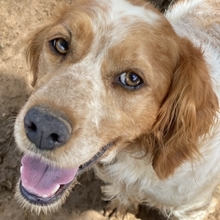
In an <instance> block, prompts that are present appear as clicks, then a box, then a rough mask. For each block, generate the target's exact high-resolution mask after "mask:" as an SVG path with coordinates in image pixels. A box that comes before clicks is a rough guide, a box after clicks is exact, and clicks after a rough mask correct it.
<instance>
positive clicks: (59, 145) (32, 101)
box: [14, 0, 220, 220]
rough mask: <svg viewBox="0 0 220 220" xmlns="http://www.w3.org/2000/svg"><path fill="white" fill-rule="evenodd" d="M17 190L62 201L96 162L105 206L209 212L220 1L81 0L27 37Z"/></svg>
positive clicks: (191, 218)
mask: <svg viewBox="0 0 220 220" xmlns="http://www.w3.org/2000/svg"><path fill="white" fill-rule="evenodd" d="M27 59H28V62H29V64H30V70H31V72H32V73H33V86H34V90H33V92H32V94H31V95H30V97H29V99H28V101H27V102H26V104H25V105H24V107H23V108H22V109H21V111H20V112H19V114H18V116H17V118H16V122H15V129H14V135H15V140H16V143H17V146H18V148H19V149H20V150H21V152H24V156H23V158H22V160H21V164H22V165H21V178H20V180H19V182H18V185H17V190H16V191H17V192H16V196H17V198H18V200H19V202H20V203H21V204H22V205H23V206H24V207H26V208H30V209H32V210H34V211H36V212H41V211H42V212H48V211H54V210H57V209H58V208H59V207H60V206H61V204H63V203H64V201H65V199H66V197H67V196H68V195H69V193H70V191H71V189H72V188H73V187H74V184H75V182H76V179H77V177H78V176H79V175H81V173H83V172H84V171H86V170H88V169H90V168H93V169H94V171H95V174H96V175H97V176H98V177H99V178H100V179H101V180H103V181H104V183H105V185H104V186H103V187H102V188H101V189H102V192H103V194H104V200H105V201H109V205H108V207H107V210H108V211H109V212H111V210H116V212H117V213H119V216H120V215H121V216H123V215H124V214H125V213H126V212H129V211H133V212H134V213H135V212H137V209H138V205H139V204H146V205H148V206H150V207H154V208H157V209H159V210H160V211H161V212H162V213H163V214H164V215H165V216H167V218H173V219H181V220H186V219H187V220H202V219H205V218H206V217H207V216H208V214H209V213H210V212H212V211H213V210H214V209H215V206H216V204H217V202H218V198H219V191H218V189H219V188H218V187H219V183H220V163H219V161H220V147H219V144H220V123H219V98H220V1H219V0H216V1H212V0H180V1H178V2H176V3H175V4H173V5H172V6H170V8H169V9H168V10H167V11H166V12H165V15H164V14H162V13H161V12H159V10H157V9H156V8H155V7H154V6H152V5H151V4H150V3H148V2H146V1H142V0H93V1H90V0H74V1H73V3H71V5H69V6H67V7H64V8H63V9H61V10H60V11H59V12H58V13H57V15H55V16H54V17H53V18H52V20H51V21H50V22H48V24H45V25H44V26H43V27H42V28H40V29H38V30H37V31H36V32H35V33H34V35H33V36H32V37H31V41H30V45H29V47H28V49H27Z"/></svg>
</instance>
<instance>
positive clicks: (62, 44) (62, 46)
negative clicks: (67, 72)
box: [51, 38, 69, 55]
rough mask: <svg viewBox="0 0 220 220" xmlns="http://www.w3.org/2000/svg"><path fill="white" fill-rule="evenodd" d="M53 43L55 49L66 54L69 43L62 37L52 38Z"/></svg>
mask: <svg viewBox="0 0 220 220" xmlns="http://www.w3.org/2000/svg"><path fill="white" fill-rule="evenodd" d="M51 44H52V47H53V48H54V49H55V51H56V52H57V53H59V54H61V55H65V54H66V53H67V52H68V50H69V43H68V42H67V41H66V40H64V39H62V38H57V39H54V40H52V41H51Z"/></svg>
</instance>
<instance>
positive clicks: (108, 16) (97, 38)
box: [72, 0, 161, 59]
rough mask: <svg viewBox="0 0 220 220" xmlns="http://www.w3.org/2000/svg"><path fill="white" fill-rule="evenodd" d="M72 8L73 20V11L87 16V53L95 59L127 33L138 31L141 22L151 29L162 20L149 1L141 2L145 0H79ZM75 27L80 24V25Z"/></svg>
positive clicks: (121, 39) (132, 33)
mask: <svg viewBox="0 0 220 220" xmlns="http://www.w3.org/2000/svg"><path fill="white" fill-rule="evenodd" d="M74 10H75V11H76V12H75V14H74V13H73V14H72V15H73V16H74V17H73V18H74V20H76V21H77V20H78V19H77V17H75V16H76V14H77V15H78V16H79V17H81V18H80V19H82V17H83V16H86V17H87V19H86V23H87V25H88V23H89V24H90V26H91V29H92V32H93V41H92V43H91V45H90V55H91V56H93V58H94V57H95V59H96V58H97V57H100V56H102V55H104V54H105V53H106V51H107V50H108V49H109V48H112V47H113V46H115V45H118V44H120V42H122V41H124V40H125V39H127V36H128V35H130V36H131V35H134V36H136V34H135V32H136V31H139V29H140V28H139V27H140V25H142V26H143V24H146V27H147V28H148V30H151V29H154V28H155V26H156V24H159V21H160V20H161V15H160V14H159V13H158V11H156V10H155V9H153V8H152V6H151V5H150V4H148V3H146V2H145V4H144V1H143V5H142V4H138V5H136V4H133V3H132V1H126V0H121V1H118V0H108V1H107V0H99V1H98V0H94V1H79V4H76V5H75V8H74ZM82 15H83V16H82ZM76 28H82V25H81V24H80V26H79V27H77V26H76ZM85 37H86V36H85ZM137 40H140V39H137ZM89 59H91V57H90V58H89Z"/></svg>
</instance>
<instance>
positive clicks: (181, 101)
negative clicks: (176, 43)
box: [152, 39, 218, 179]
mask: <svg viewBox="0 0 220 220" xmlns="http://www.w3.org/2000/svg"><path fill="white" fill-rule="evenodd" d="M181 41H182V42H181V43H182V44H181V46H180V52H179V55H180V58H179V62H178V64H177V67H176V70H175V72H174V73H173V77H172V82H171V86H170V89H169V92H168V94H167V96H166V97H165V99H164V102H163V104H162V106H161V108H160V110H159V114H158V118H157V122H156V124H155V126H154V130H153V134H154V137H155V140H156V141H155V148H154V152H153V162H152V163H153V168H154V170H155V172H156V173H157V175H158V177H159V178H160V179H165V178H167V177H169V176H170V175H171V174H173V173H174V171H175V169H176V168H177V167H179V166H180V165H181V164H182V163H183V162H184V161H185V160H192V159H194V158H195V157H196V156H198V155H199V148H198V139H199V137H201V136H202V135H205V134H207V133H208V132H209V131H210V127H211V126H212V125H213V123H214V118H215V114H216V111H217V110H218V100H217V97H216V95H215V93H214V91H213V88H212V84H211V79H210V75H209V71H208V67H207V65H206V63H205V60H204V58H203V56H202V53H201V51H200V50H199V49H197V48H195V47H194V46H193V45H192V44H191V43H190V42H189V41H188V40H186V39H182V40H181Z"/></svg>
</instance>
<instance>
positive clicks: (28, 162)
mask: <svg viewBox="0 0 220 220" xmlns="http://www.w3.org/2000/svg"><path fill="white" fill-rule="evenodd" d="M113 145H115V142H114V141H113V142H111V143H109V144H107V145H105V146H104V147H103V148H101V150H100V151H99V152H97V153H96V154H95V155H94V156H93V157H92V158H91V159H90V160H89V161H87V162H86V163H84V164H82V165H81V166H79V167H77V168H73V169H71V168H68V169H60V168H56V167H53V166H51V165H49V164H46V163H45V162H43V161H42V160H41V159H40V158H39V157H37V155H36V157H34V156H28V155H24V156H23V158H22V166H21V178H20V180H19V182H18V184H17V188H16V194H15V195H16V198H17V200H18V202H19V203H20V204H21V206H23V207H24V208H27V209H31V210H32V211H34V212H36V213H37V214H39V213H40V212H43V213H47V212H53V211H56V210H57V209H58V208H59V207H60V206H61V205H62V204H63V203H64V202H65V200H66V198H67V197H68V195H69V194H70V192H71V190H72V188H73V187H74V186H75V185H76V183H77V178H78V177H79V176H80V175H81V174H82V173H83V172H85V171H88V170H89V169H90V168H91V167H92V166H93V165H94V164H95V163H97V162H98V161H99V160H100V159H101V158H102V157H103V155H104V154H105V153H106V151H108V150H109V148H111V147H112V146H113Z"/></svg>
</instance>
